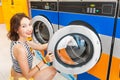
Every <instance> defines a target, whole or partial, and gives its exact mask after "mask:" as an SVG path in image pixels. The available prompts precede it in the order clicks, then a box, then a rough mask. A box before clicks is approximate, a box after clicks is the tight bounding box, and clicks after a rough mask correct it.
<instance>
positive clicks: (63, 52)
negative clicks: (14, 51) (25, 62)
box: [0, 0, 120, 80]
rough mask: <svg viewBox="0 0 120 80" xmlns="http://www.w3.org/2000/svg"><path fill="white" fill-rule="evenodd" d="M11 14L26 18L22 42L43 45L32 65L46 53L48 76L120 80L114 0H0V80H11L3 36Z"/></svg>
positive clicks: (118, 10) (118, 4)
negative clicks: (27, 27) (51, 57)
mask: <svg viewBox="0 0 120 80" xmlns="http://www.w3.org/2000/svg"><path fill="white" fill-rule="evenodd" d="M16 13H25V14H26V15H27V16H28V17H30V19H31V25H32V28H33V31H32V36H31V37H29V38H28V39H27V41H33V42H35V43H37V44H45V43H48V46H47V49H46V50H42V51H35V50H34V51H35V53H34V56H33V66H32V68H34V67H36V65H37V64H38V63H39V62H40V61H44V60H45V56H46V53H47V51H51V53H52V54H53V55H54V60H53V62H52V63H50V65H49V64H48V63H46V65H47V66H53V67H54V68H55V69H56V74H55V76H54V77H53V79H52V80H120V0H0V30H1V31H0V51H1V52H0V63H1V64H0V80H14V79H13V78H10V76H11V67H12V65H13V63H12V59H11V53H10V43H11V41H10V40H9V39H8V37H7V34H8V32H9V31H10V19H11V18H12V16H13V15H15V14H16ZM43 74H44V73H43ZM44 76H47V75H44ZM20 80H27V79H20ZM33 80H34V79H33ZM38 80H39V79H38Z"/></svg>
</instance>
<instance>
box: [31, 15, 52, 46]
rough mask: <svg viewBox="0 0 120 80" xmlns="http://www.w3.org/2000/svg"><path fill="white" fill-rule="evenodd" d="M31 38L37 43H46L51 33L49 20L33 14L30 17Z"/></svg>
mask: <svg viewBox="0 0 120 80" xmlns="http://www.w3.org/2000/svg"><path fill="white" fill-rule="evenodd" d="M32 25H33V40H34V41H35V42H37V43H42V44H43V43H47V42H48V41H49V39H50V38H51V37H52V35H53V28H52V25H51V24H50V22H49V21H48V20H47V19H46V18H45V17H43V16H35V17H33V19H32Z"/></svg>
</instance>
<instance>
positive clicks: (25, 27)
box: [17, 17, 33, 38]
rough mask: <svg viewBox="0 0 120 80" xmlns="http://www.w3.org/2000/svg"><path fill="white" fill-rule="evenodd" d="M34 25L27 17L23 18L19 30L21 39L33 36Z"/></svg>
mask: <svg viewBox="0 0 120 80" xmlns="http://www.w3.org/2000/svg"><path fill="white" fill-rule="evenodd" d="M32 30H33V28H32V25H31V23H30V20H29V19H28V18H26V17H24V18H22V20H21V22H20V27H19V28H18V31H17V33H18V35H19V37H20V38H28V37H31V35H32Z"/></svg>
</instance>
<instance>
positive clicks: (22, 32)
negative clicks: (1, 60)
mask: <svg viewBox="0 0 120 80" xmlns="http://www.w3.org/2000/svg"><path fill="white" fill-rule="evenodd" d="M30 22H31V21H30V18H29V17H27V16H26V15H25V14H24V13H17V14H15V15H14V16H13V17H12V18H11V20H10V31H9V33H8V38H9V39H10V40H11V48H10V53H11V58H12V62H13V66H12V69H11V76H12V77H13V78H14V80H19V79H21V78H25V79H26V80H31V79H33V80H52V78H53V77H54V76H55V74H56V70H55V68H53V67H52V66H50V67H46V68H44V69H43V67H44V65H45V63H44V61H41V62H40V63H39V64H37V65H36V66H35V67H32V61H33V54H32V51H31V48H32V49H35V50H45V49H46V48H47V44H36V43H34V42H32V41H27V39H28V37H31V35H32V30H33V28H32V26H31V23H30ZM45 58H46V60H47V61H48V62H52V61H53V58H54V56H53V54H51V53H50V54H49V53H47V55H46V56H45Z"/></svg>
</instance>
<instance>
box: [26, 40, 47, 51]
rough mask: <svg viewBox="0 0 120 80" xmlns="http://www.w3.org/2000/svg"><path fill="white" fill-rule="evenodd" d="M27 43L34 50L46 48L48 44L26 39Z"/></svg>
mask: <svg viewBox="0 0 120 80" xmlns="http://www.w3.org/2000/svg"><path fill="white" fill-rule="evenodd" d="M27 44H28V45H29V46H30V47H31V48H32V49H35V50H46V49H47V46H48V43H46V44H40V43H35V42H33V41H27Z"/></svg>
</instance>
